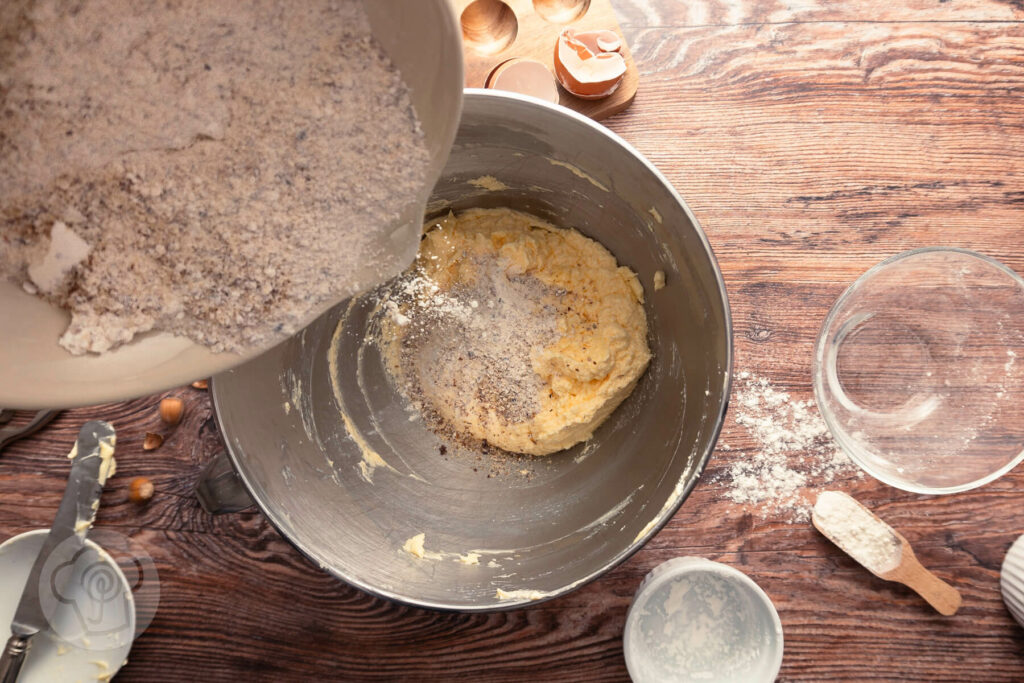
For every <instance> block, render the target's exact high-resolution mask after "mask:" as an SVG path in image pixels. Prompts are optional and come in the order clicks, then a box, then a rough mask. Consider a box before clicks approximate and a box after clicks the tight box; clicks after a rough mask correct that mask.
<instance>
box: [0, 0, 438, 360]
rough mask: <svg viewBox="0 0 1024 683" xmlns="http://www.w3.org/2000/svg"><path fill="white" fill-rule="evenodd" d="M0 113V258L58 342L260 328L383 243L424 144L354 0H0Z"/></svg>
mask: <svg viewBox="0 0 1024 683" xmlns="http://www.w3.org/2000/svg"><path fill="white" fill-rule="evenodd" d="M114 18H116V21H114V20H113V19H114ZM0 113H2V116H0V126H2V127H0V275H2V276H5V277H7V278H10V279H13V280H14V281H16V282H17V283H19V284H21V285H22V286H23V287H24V289H25V290H26V291H28V292H29V293H38V294H39V295H40V296H44V297H45V298H47V299H48V300H50V301H52V302H55V303H57V304H59V305H60V306H62V307H64V308H65V309H67V310H69V311H70V313H71V323H70V326H69V327H68V329H67V331H66V332H65V334H64V335H63V337H62V338H61V344H62V345H63V346H64V347H65V348H66V349H68V350H69V351H70V352H72V353H75V354H81V353H85V352H97V353H101V352H103V351H106V350H108V349H111V348H114V347H116V346H117V345H119V344H122V343H124V342H127V341H129V340H131V339H132V337H133V336H134V335H136V334H139V333H141V332H145V331H148V330H151V329H163V330H168V331H171V332H174V333H176V334H180V335H183V336H187V337H189V338H191V339H192V340H194V341H196V342H199V343H202V344H205V345H207V346H209V347H210V348H212V349H214V350H218V351H220V350H228V351H239V350H242V349H243V348H245V347H247V346H252V345H264V344H265V343H266V342H267V341H269V340H272V339H274V338H279V337H282V336H284V335H286V334H288V333H291V332H293V331H295V330H296V328H297V326H298V325H299V324H300V323H301V322H302V321H303V319H304V318H305V317H306V316H307V315H309V314H310V313H312V312H314V311H316V310H318V309H319V308H320V307H322V306H323V305H324V304H326V303H329V302H331V301H333V300H335V299H337V298H339V297H340V296H342V295H344V294H346V293H352V292H353V291H355V290H357V289H360V288H361V286H360V283H358V282H356V283H353V282H352V280H353V278H354V277H356V276H355V275H353V273H366V272H367V271H366V268H367V266H366V264H373V265H374V266H376V267H378V268H379V269H380V272H382V273H384V272H387V273H388V274H390V273H394V272H397V271H398V270H400V269H401V268H402V267H404V265H405V264H404V263H393V261H395V259H396V257H395V256H394V255H392V254H391V253H389V252H388V250H386V249H383V248H382V247H381V246H380V245H381V244H383V243H384V242H385V240H384V239H382V238H381V236H380V232H381V230H382V229H383V228H384V227H385V226H392V225H393V223H394V221H395V219H396V218H397V216H398V214H399V212H400V211H401V209H402V208H404V206H405V205H406V204H407V203H408V202H410V201H413V200H414V199H415V195H416V192H417V191H418V190H419V188H420V186H421V185H422V181H423V177H424V174H425V170H426V166H427V162H428V153H427V151H426V148H425V145H424V142H423V136H422V133H421V132H420V130H419V124H418V122H417V120H416V117H415V114H414V112H413V110H412V107H411V105H410V102H409V97H408V91H407V88H406V86H405V85H404V84H403V83H402V81H401V79H400V77H399V74H398V73H397V71H396V69H395V68H394V67H393V66H392V64H391V63H390V61H389V60H388V59H387V57H386V56H385V55H384V53H383V52H382V51H381V49H380V47H379V46H378V45H377V43H376V42H374V41H373V40H372V39H371V37H370V30H369V25H368V22H367V19H366V16H365V14H364V11H363V8H362V4H361V3H360V2H358V1H356V0H309V1H306V2H299V3H294V2H288V1H287V0H255V1H253V2H244V3H240V2H233V1H229V0H181V1H175V2H156V1H152V0H150V1H139V0H78V1H77V2H65V1H64V0H4V2H0ZM389 229H390V227H389ZM374 232H376V233H377V235H376V236H375V235H374V234H373V233H374ZM385 237H386V235H385ZM360 268H362V269H363V270H360ZM341 283H344V284H341Z"/></svg>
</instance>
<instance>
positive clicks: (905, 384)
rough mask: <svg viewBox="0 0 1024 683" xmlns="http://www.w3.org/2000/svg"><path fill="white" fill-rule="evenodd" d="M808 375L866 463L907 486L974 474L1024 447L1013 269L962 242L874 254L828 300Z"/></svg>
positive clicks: (1022, 306) (1021, 351)
mask: <svg viewBox="0 0 1024 683" xmlns="http://www.w3.org/2000/svg"><path fill="white" fill-rule="evenodd" d="M813 379H814V395H815V398H816V399H817V401H818V407H819V408H820V410H821V414H822V416H823V417H824V418H825V422H826V423H827V424H828V426H829V429H830V430H831V432H832V435H833V436H834V437H835V439H836V441H837V442H838V443H839V444H840V446H842V448H843V450H845V451H846V453H847V454H848V455H849V456H850V457H851V458H852V459H853V460H854V461H855V462H856V463H857V464H858V465H860V466H861V467H862V468H864V470H865V471H866V472H868V474H870V475H872V476H874V477H876V478H877V479H879V480H881V481H883V482H885V483H886V484H890V485H892V486H895V487H897V488H900V489H904V490H907V491H914V492H917V493H956V492H958V491H966V490H967V489H972V488H975V487H977V486H981V485H983V484H986V483H988V482H990V481H992V480H993V479H996V478H997V477H999V476H1000V475H1002V474H1004V473H1006V472H1007V471H1009V470H1010V469H1012V468H1013V467H1014V466H1015V465H1016V464H1017V463H1019V462H1020V461H1021V460H1022V459H1024V280H1022V279H1021V278H1020V277H1019V276H1018V275H1017V274H1016V273H1014V272H1013V271H1012V270H1010V269H1009V268H1007V267H1006V266H1004V265H1002V264H1001V263H999V262H998V261H995V260H993V259H990V258H988V257H986V256H982V255H980V254H976V253H974V252H971V251H967V250H964V249H951V248H939V247H930V248H925V249H916V250H914V251H908V252H905V253H902V254H898V255H896V256H893V257H892V258H889V259H886V260H885V261H882V262H881V263H879V264H878V265H877V266H875V267H874V268H872V269H870V270H869V271H867V272H866V273H864V275H862V276H861V277H860V278H859V279H858V280H857V281H856V282H854V283H853V284H852V285H851V286H850V287H849V289H847V290H846V291H845V292H844V293H843V295H842V296H840V297H839V299H838V300H837V301H836V303H835V304H834V305H833V306H832V310H831V311H830V312H829V314H828V317H827V318H826V319H825V324H824V326H823V327H822V330H821V333H820V335H819V337H818V343H817V347H816V349H815V357H814V368H813Z"/></svg>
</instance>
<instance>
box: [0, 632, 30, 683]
mask: <svg viewBox="0 0 1024 683" xmlns="http://www.w3.org/2000/svg"><path fill="white" fill-rule="evenodd" d="M26 652H28V638H22V637H21V636H11V637H10V639H9V640H8V641H7V645H5V646H4V651H3V654H2V655H0V683H15V681H17V680H18V674H19V673H20V672H21V665H22V664H24V663H25V653H26Z"/></svg>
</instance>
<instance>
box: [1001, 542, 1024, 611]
mask: <svg viewBox="0 0 1024 683" xmlns="http://www.w3.org/2000/svg"><path fill="white" fill-rule="evenodd" d="M999 588H1000V589H1001V590H1002V592H1003V602H1005V603H1006V608H1007V609H1008V610H1010V614H1012V615H1013V618H1014V619H1016V620H1017V623H1018V624H1020V625H1021V626H1024V536H1021V537H1020V538H1018V539H1017V540H1016V541H1014V542H1013V545H1011V546H1010V549H1009V550H1008V551H1006V557H1005V558H1004V559H1003V566H1002V568H1000V570H999Z"/></svg>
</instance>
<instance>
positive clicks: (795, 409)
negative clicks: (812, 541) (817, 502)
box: [715, 371, 863, 522]
mask: <svg viewBox="0 0 1024 683" xmlns="http://www.w3.org/2000/svg"><path fill="white" fill-rule="evenodd" d="M733 410H734V414H735V415H736V422H737V423H738V424H740V425H742V426H743V428H744V429H745V430H746V431H747V433H748V434H749V435H750V437H751V439H752V440H753V442H754V448H753V450H752V451H751V452H749V453H744V454H742V455H741V454H739V453H737V458H736V460H734V461H733V462H732V463H731V464H730V465H729V466H728V468H727V469H726V471H725V472H724V473H723V474H721V475H719V476H718V477H717V478H716V479H715V481H723V480H724V481H725V482H726V483H727V484H728V485H729V488H728V490H727V492H726V497H727V498H728V499H729V500H730V501H732V502H734V503H737V504H739V505H745V506H750V507H751V508H752V509H753V511H755V512H756V513H757V514H758V515H759V516H761V517H763V518H767V517H781V518H783V519H784V520H785V521H787V522H794V521H806V520H807V518H808V507H809V505H810V492H809V490H808V487H809V486H810V485H812V484H813V485H817V486H820V485H822V484H827V483H829V482H831V481H833V480H835V479H836V478H837V477H842V476H863V473H861V472H860V471H859V470H857V468H856V467H855V466H854V465H853V463H852V462H851V461H850V459H849V458H848V457H847V456H846V454H845V453H843V452H842V451H841V450H840V449H839V447H838V446H837V445H836V444H835V442H834V441H833V440H832V436H831V434H829V431H828V426H827V425H826V424H825V422H824V420H822V419H821V416H820V415H819V414H818V411H817V408H816V406H815V405H814V402H813V400H811V399H807V400H800V401H794V400H792V398H791V397H790V395H789V393H787V392H785V391H781V390H779V389H777V388H775V386H774V385H773V384H772V383H771V382H770V381H769V380H768V379H767V378H764V377H757V376H755V375H752V374H751V373H749V372H746V371H744V372H740V373H738V374H737V375H736V387H735V395H734V397H733ZM720 448H721V449H722V450H724V451H732V449H731V448H730V447H729V446H728V445H726V444H721V445H720Z"/></svg>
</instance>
